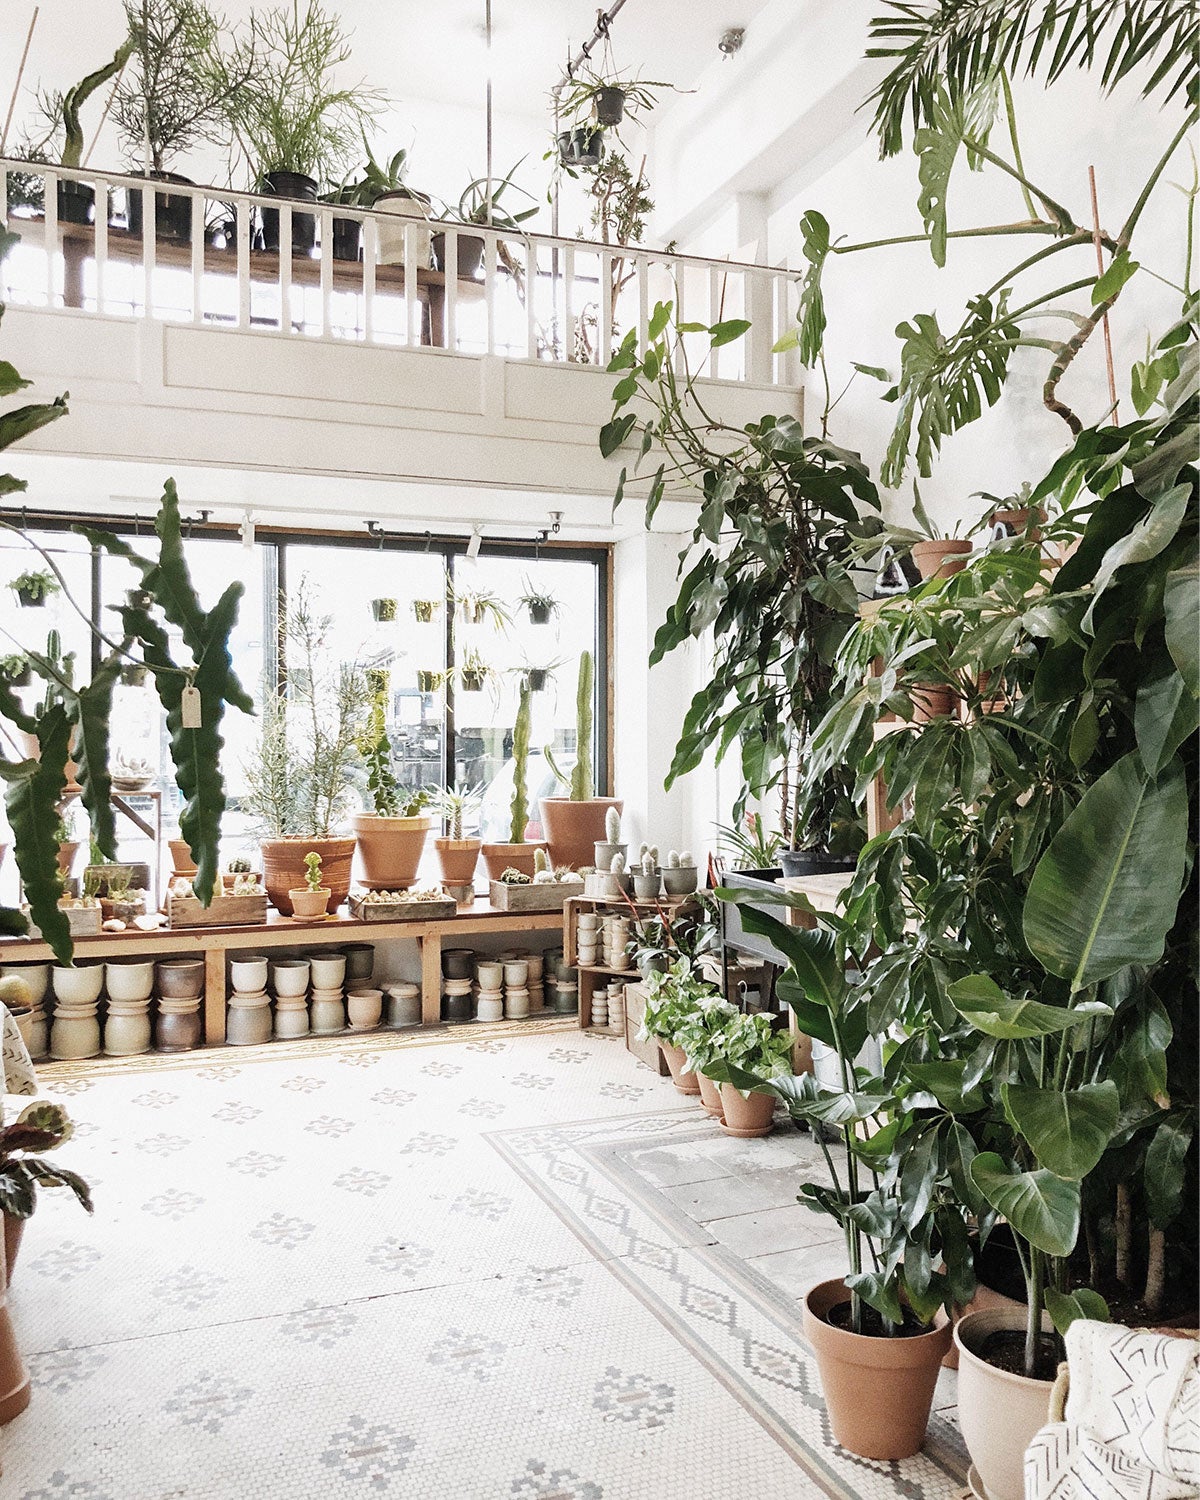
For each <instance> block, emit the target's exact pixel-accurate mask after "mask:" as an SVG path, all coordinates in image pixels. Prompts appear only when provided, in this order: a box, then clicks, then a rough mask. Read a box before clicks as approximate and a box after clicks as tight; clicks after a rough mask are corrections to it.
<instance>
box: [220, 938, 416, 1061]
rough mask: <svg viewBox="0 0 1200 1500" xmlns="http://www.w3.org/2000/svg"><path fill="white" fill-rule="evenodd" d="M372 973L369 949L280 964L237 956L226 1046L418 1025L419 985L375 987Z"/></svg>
mask: <svg viewBox="0 0 1200 1500" xmlns="http://www.w3.org/2000/svg"><path fill="white" fill-rule="evenodd" d="M374 970H375V950H374V948H373V946H372V945H371V944H370V943H347V944H345V945H344V946H343V947H341V948H338V949H332V948H328V949H320V950H317V951H315V952H311V953H306V954H288V955H284V956H281V957H278V958H274V959H268V958H267V956H266V955H265V954H262V953H245V954H238V955H236V956H235V957H233V958H232V959H231V960H230V964H229V972H230V978H231V980H232V982H233V991H232V993H231V994H230V997H229V1013H228V1017H227V1020H226V1031H225V1040H226V1041H227V1042H228V1043H229V1044H230V1045H231V1046H234V1047H244V1046H256V1045H260V1044H261V1043H263V1042H269V1041H271V1040H272V1039H275V1040H279V1041H288V1040H291V1039H292V1038H294V1037H302V1036H308V1035H309V1034H310V1033H311V1034H312V1035H313V1036H333V1035H336V1034H337V1033H338V1032H341V1031H346V1030H350V1031H373V1030H375V1029H376V1028H377V1027H378V1026H380V1025H381V1024H382V1025H387V1026H389V1027H392V1028H396V1029H399V1028H403V1027H407V1026H419V1025H420V1023H421V990H420V986H419V985H416V984H412V983H409V982H408V981H396V982H394V983H390V984H386V985H383V986H378V987H377V986H374V985H372V983H371V980H372V977H373V975H374ZM268 979H269V991H268Z"/></svg>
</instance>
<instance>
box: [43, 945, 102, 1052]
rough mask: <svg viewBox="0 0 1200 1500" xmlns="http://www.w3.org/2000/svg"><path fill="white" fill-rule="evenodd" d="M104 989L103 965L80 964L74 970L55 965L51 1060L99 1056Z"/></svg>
mask: <svg viewBox="0 0 1200 1500" xmlns="http://www.w3.org/2000/svg"><path fill="white" fill-rule="evenodd" d="M103 988H104V965H103V964H79V965H77V966H75V967H74V968H70V969H68V968H64V967H60V966H59V965H58V964H56V965H55V966H54V1024H53V1026H52V1027H51V1028H50V1056H51V1057H54V1058H65V1059H73V1058H77V1057H95V1056H96V1054H97V1053H98V1052H99V1051H100V1022H99V1021H98V1020H97V1019H96V1007H97V1006H98V1005H99V1003H100V991H101V990H102V989H103Z"/></svg>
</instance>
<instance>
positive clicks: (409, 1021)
mask: <svg viewBox="0 0 1200 1500" xmlns="http://www.w3.org/2000/svg"><path fill="white" fill-rule="evenodd" d="M383 992H384V994H385V995H386V996H387V1002H386V1003H387V1024H388V1025H389V1026H391V1027H393V1028H394V1029H396V1030H400V1028H402V1027H404V1026H419V1025H420V1024H421V986H420V985H419V984H410V983H409V982H408V981H407V980H397V981H396V982H395V983H394V984H385V985H384V987H383Z"/></svg>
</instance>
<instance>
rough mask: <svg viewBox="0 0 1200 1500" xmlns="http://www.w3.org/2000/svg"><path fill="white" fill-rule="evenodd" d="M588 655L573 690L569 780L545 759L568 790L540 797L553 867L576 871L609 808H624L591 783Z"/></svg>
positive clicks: (587, 856)
mask: <svg viewBox="0 0 1200 1500" xmlns="http://www.w3.org/2000/svg"><path fill="white" fill-rule="evenodd" d="M593 673H594V662H593V659H592V653H591V652H590V651H584V652H583V653H582V655H581V656H580V658H579V676H578V679H577V682H576V689H575V764H574V766H573V767H572V769H571V775H570V780H569V782H568V780H567V778H566V777H565V776H563V774H562V773H561V772H560V771H559V769H558V767H557V765H555V763H554V757H553V756H552V755H551V754H550V752H549V751H548V750H547V752H546V759H547V761H548V762H549V763H550V767H551V769H552V770H553V771H554V774H555V775H556V776H557V777H558V779H559V781H560V782H562V783H563V784H564V785H567V786H569V789H570V795H569V796H568V797H543V798H542V799H541V807H542V827H543V828H544V829H545V830H546V841H547V843H548V844H549V845H550V857H551V858H552V859H553V861H554V863H555V864H556V865H571V866H573V867H574V868H575V869H579V868H580V867H581V866H583V865H589V864H591V862H592V856H593V852H594V850H595V847H596V845H597V844H598V843H600V842H601V841H602V840H603V838H604V824H605V817H606V815H607V813H608V810H609V808H610V807H615V808H616V810H617V812H618V813H620V812H622V811H623V810H624V807H625V804H624V803H623V802H622V801H620V799H619V798H616V797H597V796H595V787H594V784H593V781H592V690H593Z"/></svg>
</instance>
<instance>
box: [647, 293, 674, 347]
mask: <svg viewBox="0 0 1200 1500" xmlns="http://www.w3.org/2000/svg"><path fill="white" fill-rule="evenodd" d="M673 306H674V304H673V303H671V302H656V303H655V304H654V311H653V312H652V313H651V314H650V321H649V323H648V324H647V325H646V337H647V338H648V339H651V340H653V339H656V338H658V337H659V335H660V334H661V333H662V332H663V330H664V329H665V328H666V326H667V324H668V323H669V322H670V321H671V309H672V307H673Z"/></svg>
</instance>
